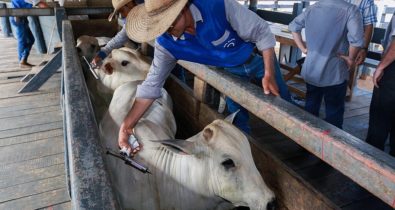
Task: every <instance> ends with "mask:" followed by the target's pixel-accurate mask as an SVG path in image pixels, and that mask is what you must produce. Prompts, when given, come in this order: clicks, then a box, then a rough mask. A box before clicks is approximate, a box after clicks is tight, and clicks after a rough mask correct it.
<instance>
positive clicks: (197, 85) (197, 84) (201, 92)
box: [193, 77, 207, 103]
mask: <svg viewBox="0 0 395 210" xmlns="http://www.w3.org/2000/svg"><path fill="white" fill-rule="evenodd" d="M206 90H207V83H206V82H204V81H203V80H201V79H199V78H198V77H194V83H193V95H194V97H195V98H196V99H197V100H198V101H200V102H203V103H205V102H206Z"/></svg>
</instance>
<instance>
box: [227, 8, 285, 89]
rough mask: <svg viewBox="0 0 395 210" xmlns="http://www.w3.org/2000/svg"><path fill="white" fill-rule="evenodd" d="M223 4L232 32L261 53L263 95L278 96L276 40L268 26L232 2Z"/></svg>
mask: <svg viewBox="0 0 395 210" xmlns="http://www.w3.org/2000/svg"><path fill="white" fill-rule="evenodd" d="M224 3H225V12H226V19H227V20H228V22H229V23H230V25H231V26H232V28H233V30H235V31H236V32H237V34H238V35H239V37H240V38H242V39H243V40H244V41H246V42H252V43H255V45H256V46H257V48H258V50H259V51H261V52H262V55H263V60H264V64H265V77H264V78H263V79H262V83H263V84H262V86H263V90H264V93H265V94H270V93H272V94H273V95H276V96H277V95H279V94H278V92H279V91H278V87H277V84H276V80H275V77H274V76H275V71H274V59H275V54H274V46H275V45H276V39H275V37H274V34H273V33H272V32H271V30H270V28H269V24H268V23H267V22H266V21H265V20H263V19H262V18H261V17H259V16H258V15H257V14H255V13H254V12H252V11H250V10H248V9H247V8H245V7H244V6H242V5H241V4H239V3H238V2H236V1H234V0H225V1H224Z"/></svg>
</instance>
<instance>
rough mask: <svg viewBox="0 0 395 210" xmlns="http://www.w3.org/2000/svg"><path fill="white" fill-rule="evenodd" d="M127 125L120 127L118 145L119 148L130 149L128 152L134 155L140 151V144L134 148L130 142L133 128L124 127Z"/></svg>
mask: <svg viewBox="0 0 395 210" xmlns="http://www.w3.org/2000/svg"><path fill="white" fill-rule="evenodd" d="M124 127H125V126H123V125H122V126H121V128H120V129H119V134H118V146H119V148H121V149H122V148H126V150H127V151H128V154H131V156H134V155H135V154H136V153H137V152H138V151H140V146H139V147H136V148H133V149H132V147H131V145H130V144H129V142H128V139H129V136H130V135H132V134H133V132H132V129H131V128H127V129H125V128H124Z"/></svg>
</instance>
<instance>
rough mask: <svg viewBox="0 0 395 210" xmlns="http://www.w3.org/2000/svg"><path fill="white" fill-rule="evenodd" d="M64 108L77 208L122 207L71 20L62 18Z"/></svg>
mask: <svg viewBox="0 0 395 210" xmlns="http://www.w3.org/2000/svg"><path fill="white" fill-rule="evenodd" d="M63 31H64V33H63V67H64V69H63V72H62V74H63V77H64V83H63V89H64V101H63V102H64V106H63V107H64V111H63V114H64V115H65V124H66V127H65V128H64V129H65V130H66V136H67V144H66V145H65V146H66V148H67V149H66V151H68V163H69V172H70V189H71V198H72V206H73V208H74V209H120V208H119V206H118V202H117V200H116V196H115V194H114V192H113V190H112V187H111V186H112V185H111V183H110V177H109V175H108V173H107V171H106V169H105V166H104V160H103V157H102V152H103V151H102V149H101V147H100V143H99V141H98V140H99V131H98V128H97V124H96V120H95V116H94V113H93V109H92V106H91V102H90V99H89V95H88V90H87V87H86V84H85V80H84V78H83V74H82V68H81V64H80V62H79V59H78V56H77V50H76V49H75V47H74V46H75V41H74V35H73V29H72V27H71V23H70V21H63Z"/></svg>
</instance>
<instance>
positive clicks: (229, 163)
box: [221, 159, 236, 170]
mask: <svg viewBox="0 0 395 210" xmlns="http://www.w3.org/2000/svg"><path fill="white" fill-rule="evenodd" d="M221 165H222V166H223V167H224V168H225V169H226V170H229V169H231V168H234V167H236V166H235V163H234V162H233V160H232V159H226V160H225V161H224V162H222V163H221Z"/></svg>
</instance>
